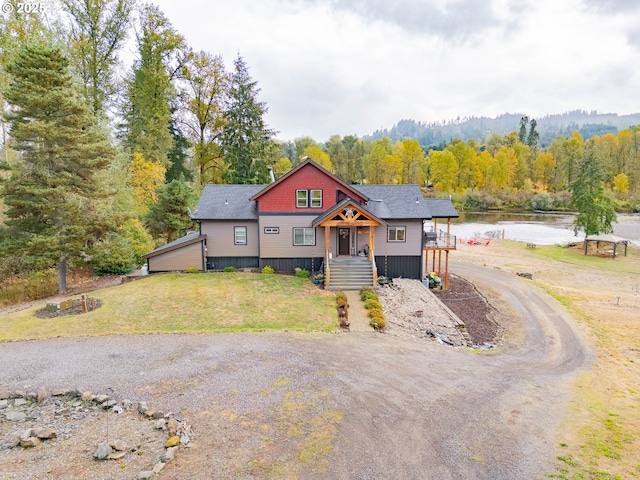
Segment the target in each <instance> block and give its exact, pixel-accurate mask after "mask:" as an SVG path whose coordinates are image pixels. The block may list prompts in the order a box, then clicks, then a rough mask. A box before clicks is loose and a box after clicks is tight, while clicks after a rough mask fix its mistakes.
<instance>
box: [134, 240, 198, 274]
mask: <svg viewBox="0 0 640 480" xmlns="http://www.w3.org/2000/svg"><path fill="white" fill-rule="evenodd" d="M206 239H207V236H206V235H200V233H198V232H191V233H188V234H187V235H185V236H184V237H182V238H179V239H178V240H175V241H173V242H171V243H167V244H166V245H163V246H162V247H160V248H156V249H155V250H153V251H151V252H149V253H145V254H144V255H142V258H144V259H146V260H147V266H148V271H149V273H152V272H174V271H184V270H187V269H188V268H197V269H198V270H200V271H204V270H205V260H204V258H205V249H206V247H205V245H206Z"/></svg>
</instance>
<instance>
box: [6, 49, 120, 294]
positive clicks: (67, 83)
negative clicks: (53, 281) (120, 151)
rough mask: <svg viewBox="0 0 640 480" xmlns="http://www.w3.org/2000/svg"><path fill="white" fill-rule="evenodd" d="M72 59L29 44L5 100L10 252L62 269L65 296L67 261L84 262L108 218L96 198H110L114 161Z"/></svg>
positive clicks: (12, 74) (19, 58) (17, 63)
mask: <svg viewBox="0 0 640 480" xmlns="http://www.w3.org/2000/svg"><path fill="white" fill-rule="evenodd" d="M68 70H69V60H68V59H67V58H66V57H65V56H64V55H63V54H62V52H61V51H60V49H59V48H57V47H52V46H50V45H49V44H45V43H28V44H26V45H24V46H23V47H22V48H21V50H20V51H19V53H18V56H17V58H16V60H15V62H14V63H13V64H11V65H9V67H8V68H7V71H8V73H9V75H10V83H9V86H8V88H7V90H6V91H5V98H6V100H7V102H8V103H9V104H10V105H11V106H12V109H11V110H10V112H9V113H8V114H6V119H7V120H8V121H9V125H10V132H9V133H10V136H11V138H12V139H13V148H14V149H15V150H16V151H18V152H20V153H21V161H20V162H19V163H17V164H16V165H14V166H13V171H12V173H11V176H10V178H9V179H7V180H6V181H5V182H4V184H3V185H2V191H1V195H2V196H3V198H4V202H5V205H6V207H7V210H6V215H7V220H6V221H5V224H6V225H7V226H8V228H9V237H8V241H6V242H5V243H4V244H3V249H4V250H5V253H8V254H14V255H22V256H25V257H26V258H27V259H28V260H29V262H31V263H32V264H33V265H34V266H37V267H49V266H53V265H55V264H57V265H58V267H59V285H58V287H59V291H60V293H64V292H65V291H66V272H67V262H68V261H69V260H73V259H79V258H83V256H84V254H86V252H87V251H88V250H89V248H90V246H91V242H92V241H93V240H94V239H95V235H96V233H97V232H100V231H104V228H103V227H101V226H100V225H98V223H99V222H100V221H101V220H100V219H101V218H103V216H102V215H101V213H102V212H98V211H97V207H96V206H95V200H96V199H98V198H100V197H101V196H103V195H106V193H105V192H104V191H103V190H102V189H101V186H100V184H99V182H97V181H96V173H97V172H99V171H100V170H102V169H104V168H106V167H107V166H108V165H109V163H110V162H111V161H112V159H113V158H114V149H113V147H112V146H111V145H110V143H109V141H108V138H107V136H106V135H105V134H104V133H103V132H102V131H100V130H99V129H98V127H97V125H96V123H95V119H94V117H93V116H92V115H91V114H90V113H89V112H88V109H87V107H86V106H85V104H84V102H83V99H82V98H81V96H80V94H79V93H78V92H77V91H76V90H75V88H74V82H73V79H72V77H71V75H70V74H69V71H68Z"/></svg>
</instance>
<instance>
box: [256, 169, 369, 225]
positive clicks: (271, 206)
mask: <svg viewBox="0 0 640 480" xmlns="http://www.w3.org/2000/svg"><path fill="white" fill-rule="evenodd" d="M302 189H304V190H307V189H308V190H311V189H313V190H322V207H321V208H298V207H296V190H302ZM338 190H341V191H344V190H345V188H344V187H343V186H342V185H340V184H339V183H338V182H336V181H335V180H334V179H333V178H331V177H330V176H328V175H326V174H324V173H323V172H321V171H319V170H318V169H317V168H316V167H314V166H313V165H306V166H304V167H302V168H301V169H300V170H298V171H297V172H295V174H293V175H291V176H290V177H288V178H285V179H284V180H282V181H281V182H280V183H279V184H278V185H277V186H275V187H274V188H272V189H271V190H269V191H268V192H265V193H264V194H262V195H261V196H260V198H258V209H259V211H260V213H264V212H283V213H284V212H287V213H306V212H309V213H311V214H313V215H314V216H318V215H320V214H321V213H322V212H326V211H327V210H328V209H330V208H331V207H333V206H334V205H335V204H336V203H337V201H336V199H337V191H338ZM348 196H350V197H352V198H354V197H355V198H354V200H356V201H363V200H364V199H363V198H361V197H360V196H356V194H355V192H354V193H352V194H350V195H348Z"/></svg>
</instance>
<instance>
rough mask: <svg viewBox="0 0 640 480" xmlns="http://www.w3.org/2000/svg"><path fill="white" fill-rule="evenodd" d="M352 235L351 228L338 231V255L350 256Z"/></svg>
mask: <svg viewBox="0 0 640 480" xmlns="http://www.w3.org/2000/svg"><path fill="white" fill-rule="evenodd" d="M350 234H351V229H350V228H339V229H338V255H349V248H350V246H351V241H350Z"/></svg>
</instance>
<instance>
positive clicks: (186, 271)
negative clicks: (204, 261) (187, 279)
mask: <svg viewBox="0 0 640 480" xmlns="http://www.w3.org/2000/svg"><path fill="white" fill-rule="evenodd" d="M185 273H200V270H198V269H197V268H196V267H191V268H187V269H186V270H185Z"/></svg>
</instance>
